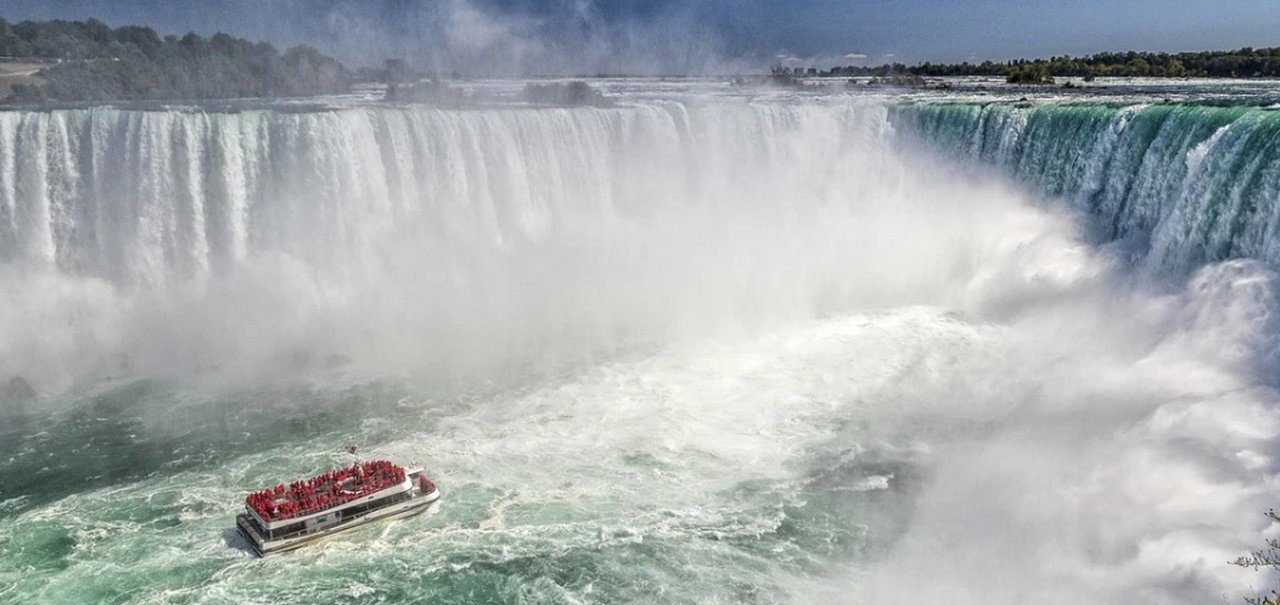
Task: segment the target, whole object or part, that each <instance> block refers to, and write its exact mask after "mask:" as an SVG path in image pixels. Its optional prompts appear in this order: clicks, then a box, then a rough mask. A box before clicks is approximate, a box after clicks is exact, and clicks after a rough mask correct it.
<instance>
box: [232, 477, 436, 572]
mask: <svg viewBox="0 0 1280 605" xmlns="http://www.w3.org/2000/svg"><path fill="white" fill-rule="evenodd" d="M439 498H440V490H438V489H436V486H435V484H434V483H432V482H431V480H430V479H428V478H427V476H426V475H425V474H423V472H422V469H420V468H412V469H406V468H404V467H402V466H399V465H396V464H394V463H392V462H390V461H388V460H374V461H370V462H357V463H355V464H354V465H352V466H349V467H345V468H340V469H337V470H334V471H330V472H327V473H323V474H320V475H316V476H314V477H311V478H310V479H303V480H300V481H294V482H293V483H290V484H289V485H284V484H280V485H277V486H275V487H273V488H271V489H265V490H262V491H260V492H254V493H252V494H249V495H248V497H246V498H245V500H244V509H245V510H244V512H243V513H240V514H239V515H236V526H237V527H238V528H239V530H240V533H241V534H243V535H244V537H245V538H247V539H248V540H249V544H251V545H252V546H253V550H254V552H255V553H257V554H258V556H260V557H261V556H264V555H268V554H271V553H276V552H281V551H286V550H293V549H295V548H298V547H299V546H303V545H304V544H307V543H309V542H312V541H315V540H319V539H320V538H323V537H326V536H330V535H333V534H336V533H338V532H340V531H344V530H347V529H351V528H353V527H358V526H360V525H364V524H366V523H370V522H373V521H379V520H382V519H398V518H401V517H408V516H410V515H414V514H417V513H420V512H422V511H424V510H426V508H427V505H429V504H431V503H432V502H435V501H436V500H438V499H439Z"/></svg>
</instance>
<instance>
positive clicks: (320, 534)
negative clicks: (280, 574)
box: [236, 489, 440, 557]
mask: <svg viewBox="0 0 1280 605" xmlns="http://www.w3.org/2000/svg"><path fill="white" fill-rule="evenodd" d="M439 499H440V490H438V489H437V490H433V491H432V492H430V493H427V494H420V495H417V496H414V497H412V498H410V499H408V500H405V501H404V502H398V503H396V504H391V505H388V506H386V507H383V508H379V509H376V510H371V511H369V512H367V513H364V514H361V515H358V516H356V517H353V518H352V519H350V520H344V521H342V522H341V523H338V524H337V525H333V526H330V527H326V528H324V529H318V530H316V531H313V532H309V533H306V534H303V535H300V536H295V537H291V538H283V539H279V540H270V539H264V538H263V536H262V535H261V534H259V533H258V532H257V531H255V530H254V529H253V527H252V526H251V525H250V524H249V521H248V519H247V518H246V516H245V515H244V514H240V515H237V516H236V527H237V528H238V529H239V530H240V534H241V535H243V536H244V537H245V539H246V540H248V541H249V545H250V546H252V547H253V551H254V553H256V554H257V555H258V556H260V557H262V556H266V555H269V554H274V553H278V552H285V551H290V550H294V549H296V548H299V547H302V546H306V545H308V544H311V543H313V542H316V541H318V540H321V539H324V538H327V537H329V536H332V535H334V534H337V533H341V532H344V531H347V530H349V529H354V528H357V527H360V526H362V525H367V524H369V523H373V522H375V521H385V520H388V519H403V518H405V517H411V516H413V515H416V514H418V513H421V512H422V511H424V510H426V509H427V507H429V506H430V505H431V503H432V502H435V501H436V500H439Z"/></svg>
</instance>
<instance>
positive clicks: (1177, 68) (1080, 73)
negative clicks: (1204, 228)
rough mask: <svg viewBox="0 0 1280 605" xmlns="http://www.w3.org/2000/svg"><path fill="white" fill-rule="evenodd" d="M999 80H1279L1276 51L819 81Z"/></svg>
mask: <svg viewBox="0 0 1280 605" xmlns="http://www.w3.org/2000/svg"><path fill="white" fill-rule="evenodd" d="M891 74H914V75H918V76H1004V77H1006V78H1011V77H1014V78H1018V77H1021V78H1026V77H1027V76H1026V75H1025V74H1041V75H1045V76H1048V77H1052V76H1071V77H1080V78H1085V79H1092V78H1095V77H1157V78H1159V77H1168V78H1183V77H1194V78H1267V77H1280V48H1251V47H1245V48H1241V49H1239V50H1227V51H1203V52H1185V53H1173V54H1171V53H1153V52H1134V51H1129V52H1102V53H1097V54H1093V55H1088V56H1085V57H1072V56H1069V55H1063V56H1060V57H1051V58H1049V59H1017V60H1014V61H1005V62H992V61H983V62H981V63H969V62H967V61H965V62H962V63H927V62H926V63H921V64H919V65H905V64H902V63H893V64H886V65H879V66H875V67H862V66H855V65H850V66H845V67H836V68H833V69H830V70H827V71H825V72H819V75H824V76H841V77H848V76H881V77H883V76H887V75H891ZM1011 81H1012V80H1011Z"/></svg>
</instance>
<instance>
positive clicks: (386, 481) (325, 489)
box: [244, 460, 405, 521]
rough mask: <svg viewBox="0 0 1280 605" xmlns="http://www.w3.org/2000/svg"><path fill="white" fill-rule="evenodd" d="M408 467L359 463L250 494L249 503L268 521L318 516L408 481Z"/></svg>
mask: <svg viewBox="0 0 1280 605" xmlns="http://www.w3.org/2000/svg"><path fill="white" fill-rule="evenodd" d="M404 477H405V473H404V468H402V467H400V466H396V465H395V464H393V463H391V462H390V461H389V460H374V461H372V462H359V463H356V464H355V465H353V466H351V467H349V468H341V469H338V470H335V471H329V472H327V473H324V474H322V475H317V476H315V477H312V478H310V479H307V480H304V481H294V482H293V483H290V484H289V485H288V486H286V485H284V484H280V485H277V486H275V487H273V488H271V489H264V490H262V491H260V492H254V493H252V494H249V496H248V497H247V498H245V501H244V502H245V504H246V505H247V506H248V507H249V508H252V509H253V510H254V511H256V512H257V513H258V516H260V517H262V518H263V519H265V520H267V521H278V520H281V519H289V518H292V517H298V516H302V515H309V514H311V513H317V512H320V511H322V510H325V509H327V508H330V507H333V506H338V505H340V504H344V503H346V502H349V501H351V500H355V499H357V498H360V497H363V496H367V495H369V494H372V493H374V492H377V491H381V490H384V489H386V488H388V487H391V486H393V485H397V484H399V483H403V482H404Z"/></svg>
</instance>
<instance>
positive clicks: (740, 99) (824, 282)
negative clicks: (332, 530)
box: [0, 80, 1280, 604]
mask: <svg viewBox="0 0 1280 605" xmlns="http://www.w3.org/2000/svg"><path fill="white" fill-rule="evenodd" d="M599 85H600V86H602V87H603V88H604V89H605V90H606V92H607V93H608V94H609V96H610V98H611V99H612V100H613V101H615V104H614V106H612V107H607V108H591V107H531V106H520V105H508V106H489V107H473V108H460V109H441V108H435V107H430V106H425V105H390V104H382V103H374V102H368V101H359V100H351V99H345V98H336V99H333V100H332V101H331V102H325V103H324V104H317V105H314V106H297V105H285V104H279V105H273V104H266V105H254V106H249V105H246V106H243V107H227V106H219V107H202V106H198V105H197V106H183V107H170V108H160V107H146V108H130V107H127V106H125V107H106V106H103V107H89V108H78V109H77V108H71V109H38V108H31V109H20V110H19V109H15V110H9V111H2V112H0V385H7V386H6V387H5V390H4V391H3V394H2V395H0V602H2V603H9V602H12V603H33V602H38V603H88V602H95V603H96V602H101V603H152V604H159V603H249V602H251V603H295V602H309V603H350V602H360V603H428V602H429V603H433V604H437V603H624V602H630V603H735V604H736V603H762V604H763V603H875V604H880V603H916V602H920V601H922V600H925V601H927V600H940V601H945V602H949V603H965V604H967V603H1073V604H1074V603H1081V602H1087V603H1132V602H1159V603H1205V602H1239V600H1240V599H1241V598H1243V597H1244V596H1247V595H1251V594H1254V593H1255V592H1258V591H1262V590H1264V589H1265V588H1266V587H1268V586H1269V585H1270V582H1271V581H1273V580H1274V579H1275V578H1273V577H1272V576H1271V575H1270V574H1269V573H1268V572H1267V571H1266V570H1252V569H1247V568H1240V567H1235V566H1232V565H1229V564H1228V561H1231V560H1233V559H1235V558H1236V557H1238V556H1240V555H1243V554H1246V553H1247V552H1248V551H1250V550H1253V549H1256V548H1259V547H1260V546H1261V544H1262V541H1263V539H1264V538H1265V537H1266V536H1269V535H1272V534H1273V533H1274V528H1273V527H1270V526H1269V525H1268V520H1267V519H1266V517H1264V516H1263V513H1264V512H1265V511H1266V510H1267V509H1268V508H1269V507H1271V506H1273V505H1274V503H1275V502H1276V501H1277V497H1280V481H1278V480H1277V471H1278V470H1280V466H1278V465H1277V462H1276V457H1275V447H1274V443H1275V440H1276V437H1277V434H1280V411H1278V410H1277V405H1276V404H1277V392H1276V390H1275V382H1276V381H1275V376H1276V371H1277V369H1278V368H1280V365H1278V363H1280V355H1278V353H1277V351H1278V349H1277V344H1280V340H1278V338H1280V314H1277V303H1278V300H1277V283H1278V282H1277V276H1276V273H1275V266H1276V263H1277V261H1278V260H1280V258H1278V255H1280V248H1278V247H1277V245H1276V244H1275V243H1274V242H1275V240H1276V234H1277V229H1280V226H1278V224H1277V223H1278V222H1280V151H1278V149H1280V122H1278V120H1280V113H1277V112H1275V111H1271V110H1268V109H1265V108H1263V107H1261V106H1258V105H1255V104H1246V103H1244V102H1241V103H1237V104H1231V103H1221V102H1217V103H1215V104H1213V105H1210V104H1205V103H1199V102H1196V101H1195V100H1194V99H1190V100H1187V101H1185V102H1180V103H1161V102H1157V100H1156V99H1153V98H1147V97H1145V96H1141V95H1137V96H1130V97H1124V98H1116V97H1106V98H1096V99H1095V98H1091V97H1089V96H1088V94H1085V93H1081V96H1075V97H1071V98H1068V99H1052V98H1046V99H1039V98H1038V99H1035V100H1033V101H1031V102H1026V103H1023V102H1017V101H1015V100H1014V99H1007V100H1002V99H991V98H979V97H975V96H973V95H967V96H966V94H961V93H950V92H938V93H932V96H925V97H917V98H913V99H910V100H907V99H904V98H900V97H893V96H877V95H871V94H848V93H839V94H828V93H822V94H818V93H812V92H810V93H795V94H792V93H787V94H777V93H767V92H760V91H755V92H752V91H744V90H740V89H734V88H732V87H728V86H725V87H721V86H719V85H716V84H712V83H706V82H701V83H684V84H675V85H673V84H670V83H663V82H658V81H644V80H638V81H631V82H627V83H623V84H619V83H618V81H603V82H601V83H599ZM350 443H358V444H359V445H360V448H361V451H362V453H366V455H368V456H377V457H388V458H393V459H396V460H404V461H417V462H419V463H421V464H423V465H424V466H425V467H426V469H427V472H428V473H429V474H430V475H431V476H432V477H433V478H435V479H436V482H437V483H438V484H439V486H440V489H441V491H442V493H443V495H444V496H443V498H442V500H441V501H440V503H439V504H438V505H436V506H435V507H434V508H433V510H432V511H430V512H429V513H428V514H425V515H422V516H419V517H415V518H411V519H407V520H401V521H396V522H391V523H384V524H380V525H373V526H366V527H364V528H361V529H358V530H355V531H352V532H347V533H343V534H340V535H338V536H335V537H332V538H329V539H327V540H325V541H324V542H321V543H319V544H317V545H314V546H311V547H308V548H304V549H301V550H299V551H296V552H295V553H292V554H288V555H282V556H273V557H268V558H265V559H258V558H255V557H253V556H252V555H250V554H249V552H248V551H247V545H246V544H245V543H243V542H242V540H241V538H239V537H238V536H237V535H236V533H235V532H234V531H233V527H234V515H235V513H236V512H238V510H240V508H241V507H242V506H243V501H244V496H245V494H246V493H248V492H250V491H253V490H257V489H261V488H262V487H264V486H268V485H273V484H275V483H278V482H281V481H284V482H288V481H291V480H293V479H296V478H298V477H302V476H306V475H310V474H314V473H316V472H320V471H323V470H327V469H329V468H331V467H333V466H334V464H335V462H334V460H335V456H336V453H337V452H340V451H341V450H342V448H343V447H344V446H345V445H347V444H350Z"/></svg>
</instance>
